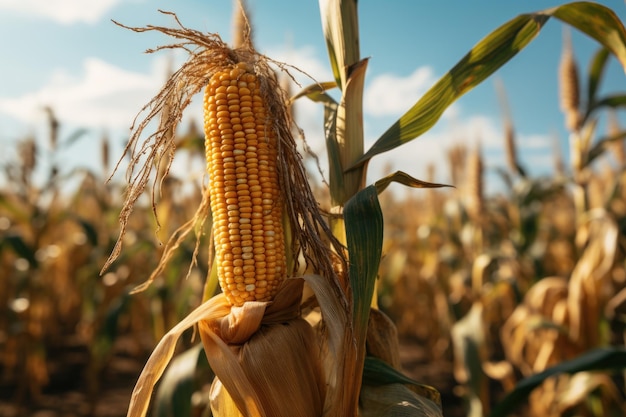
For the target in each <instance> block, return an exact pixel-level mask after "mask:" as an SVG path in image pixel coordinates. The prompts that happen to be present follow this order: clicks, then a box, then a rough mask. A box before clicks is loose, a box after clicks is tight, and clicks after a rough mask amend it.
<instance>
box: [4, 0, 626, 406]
mask: <svg viewBox="0 0 626 417" xmlns="http://www.w3.org/2000/svg"><path fill="white" fill-rule="evenodd" d="M234 6H235V7H234V17H235V19H234V21H235V25H234V29H233V40H232V42H230V43H227V42H225V41H224V40H222V38H221V37H220V36H219V35H217V34H213V33H204V32H200V31H197V30H194V29H190V28H187V27H185V25H184V22H181V21H179V20H178V18H177V17H176V15H175V14H174V13H171V12H162V13H165V14H166V15H168V17H170V18H171V22H172V26H171V27H161V26H151V25H146V26H145V27H129V26H126V25H125V24H124V22H115V23H116V24H117V25H119V26H121V27H123V28H126V29H127V33H128V36H141V33H143V32H149V31H153V32H159V33H162V34H165V35H168V36H169V37H170V38H171V39H173V41H172V42H173V43H172V44H166V45H160V46H156V47H155V46H154V45H150V47H151V48H152V49H150V52H153V53H160V52H162V51H163V50H170V49H179V50H183V51H184V52H186V53H188V55H189V56H188V59H187V61H185V62H184V63H183V64H182V65H181V66H180V68H178V69H176V70H174V71H172V73H171V74H168V79H167V81H166V82H165V84H164V86H163V88H162V89H161V90H160V91H155V92H154V94H155V95H154V98H153V99H152V100H151V101H150V102H149V103H147V105H146V107H145V108H144V109H137V110H138V111H139V113H138V115H137V117H136V119H135V122H134V125H133V128H132V130H131V134H130V137H129V138H128V139H127V142H126V148H125V150H124V153H123V155H111V151H110V148H111V138H109V137H106V136H103V137H102V140H101V142H100V149H99V150H96V149H97V147H95V146H94V147H93V149H94V153H95V154H96V157H99V158H100V160H101V166H99V167H93V168H91V169H81V170H69V171H68V170H67V169H66V167H59V166H56V165H55V164H54V162H53V163H51V164H42V159H43V158H50V161H54V154H55V152H60V151H62V150H64V149H68V148H71V147H72V146H73V144H75V142H76V141H79V140H83V139H82V135H83V134H84V132H81V131H78V132H75V134H73V135H71V136H69V137H59V134H58V131H59V125H60V124H62V123H63V120H58V119H57V118H56V116H55V112H54V109H53V108H49V109H47V115H48V125H47V126H46V127H47V131H48V133H49V138H47V140H48V142H49V149H51V154H46V153H44V152H43V151H42V150H41V149H39V148H38V145H37V144H38V143H41V141H40V140H38V139H37V138H33V137H25V138H23V139H22V140H21V141H20V142H19V143H18V144H17V146H16V149H15V155H16V158H14V159H11V160H10V161H7V162H6V163H5V164H4V166H3V167H2V168H3V171H2V176H1V177H0V278H1V285H0V306H1V307H0V308H2V313H1V314H0V370H1V371H2V372H1V376H0V415H3V416H22V415H33V416H34V415H37V416H111V417H113V416H122V415H127V416H141V417H143V416H145V415H152V416H211V415H213V416H268V417H269V416H320V417H321V416H363V417H365V416H392V415H394V416H395V415H401V416H420V417H424V416H428V417H437V416H453V417H454V416H468V417H483V416H484V417H487V416H489V417H499V416H519V417H522V416H536V415H545V416H550V417H552V416H554V417H566V416H598V417H599V416H623V415H626V394H625V392H626V379H625V378H626V349H625V343H626V340H625V337H626V239H625V236H626V174H625V172H626V171H625V167H626V150H625V145H624V138H626V128H622V127H621V126H620V123H619V117H618V111H619V110H620V107H621V106H623V105H625V104H626V96H625V95H623V94H622V93H619V92H614V93H609V94H608V95H606V96H602V95H600V94H599V91H600V90H599V85H600V84H601V82H602V75H603V70H604V68H605V66H606V65H607V61H608V60H609V59H617V60H618V61H619V63H620V65H621V66H622V67H623V68H624V69H626V29H625V28H624V25H623V23H622V22H621V21H620V20H619V19H618V18H617V17H616V15H615V14H614V13H613V12H612V11H611V10H610V9H608V8H606V7H604V6H601V5H598V4H595V3H588V2H576V3H568V4H564V5H562V6H558V7H555V8H552V9H549V10H544V11H538V12H534V13H529V14H525V15H520V16H518V17H514V18H513V19H512V20H510V21H509V22H506V23H503V25H502V26H501V27H500V28H497V29H495V30H494V31H493V32H492V33H491V34H489V35H488V36H487V37H485V38H484V39H482V40H480V41H479V42H478V43H477V44H476V46H475V47H474V48H473V49H472V50H471V51H470V52H469V53H468V54H467V55H466V56H465V57H460V60H459V62H458V64H456V65H455V66H454V67H453V68H452V69H451V70H450V71H449V72H448V73H446V74H445V75H444V76H443V77H442V78H441V79H440V80H439V81H437V82H436V83H435V84H434V85H433V87H432V88H431V89H430V90H428V91H427V92H426V93H425V94H424V96H423V97H422V98H421V99H420V100H419V101H417V102H416V103H415V105H414V106H413V107H411V108H410V109H407V112H406V113H405V114H404V115H402V116H401V117H400V119H399V120H398V121H397V122H396V123H395V124H393V125H392V126H390V127H389V129H388V130H387V131H386V132H384V133H383V134H382V135H381V136H380V138H379V139H378V140H376V141H375V143H374V144H373V145H372V146H371V147H370V148H369V149H365V147H364V140H363V138H364V122H363V120H362V118H363V113H362V109H361V108H362V97H363V88H364V78H365V73H366V70H367V64H368V59H364V58H362V57H361V56H360V50H359V27H358V18H357V16H358V13H357V2H356V1H354V0H349V1H338V0H337V1H335V0H321V1H320V11H321V16H322V22H321V24H322V25H321V26H322V31H321V35H322V36H324V38H325V40H326V43H327V45H328V55H329V64H330V67H331V70H332V74H333V79H332V80H315V81H312V83H311V85H309V86H301V85H298V84H297V83H295V82H294V76H293V74H294V73H295V72H297V71H299V70H298V69H297V68H293V67H292V66H290V65H289V63H282V62H276V61H274V60H272V57H268V56H265V55H262V54H260V53H259V52H258V51H257V50H256V49H255V48H256V45H255V44H254V32H255V31H262V30H263V28H262V27H258V28H257V27H254V25H253V23H254V22H253V17H252V21H251V20H249V19H248V17H247V15H246V9H245V3H244V2H242V1H235V2H234ZM552 20H557V21H560V22H562V23H564V24H566V25H567V26H571V27H573V28H575V29H577V30H580V31H581V32H583V33H585V34H586V35H588V36H590V37H591V38H593V39H595V40H596V41H597V42H598V51H597V53H596V54H595V55H594V56H593V57H592V61H591V62H590V63H589V65H588V66H585V68H588V70H587V72H583V71H581V70H580V69H579V63H578V62H576V59H575V52H576V51H575V45H572V42H571V41H570V39H569V38H568V37H565V38H564V42H563V54H562V59H561V64H560V67H559V68H558V69H557V68H555V72H557V71H558V80H555V82H558V83H559V86H560V93H561V96H560V103H561V111H562V114H563V119H562V120H560V121H557V122H558V123H562V124H563V125H564V126H566V128H567V130H568V131H569V135H570V136H569V138H568V142H569V145H570V152H571V153H570V155H569V158H568V160H569V162H568V163H567V165H566V164H565V163H564V162H563V160H564V159H563V156H562V155H560V154H559V152H558V151H556V150H555V152H554V155H553V157H554V169H553V172H554V173H553V175H552V176H550V177H544V176H542V177H534V176H532V175H530V174H528V172H529V170H528V169H527V168H526V167H527V165H528V164H529V163H530V161H525V160H524V159H523V158H521V157H520V156H519V153H518V152H517V148H518V147H519V143H518V140H519V139H518V136H517V132H516V130H515V120H514V115H512V114H506V115H505V116H504V119H503V126H504V129H503V132H502V143H503V145H504V148H505V149H506V159H505V160H503V161H502V164H501V166H500V167H498V175H499V176H500V178H501V179H502V181H503V183H505V184H506V187H505V190H504V191H503V192H498V193H488V192H487V191H486V190H485V186H484V183H485V177H486V175H487V173H486V168H485V164H484V161H483V158H484V156H483V154H482V150H481V148H480V147H472V146H468V145H467V144H466V141H465V139H467V138H460V139H459V140H458V143H457V144H456V145H455V146H454V147H452V148H450V149H446V152H447V156H448V164H447V166H437V167H435V166H434V165H433V166H430V167H429V170H428V174H427V177H428V178H425V179H417V178H414V177H413V176H412V175H413V174H410V173H406V172H404V171H395V172H393V173H389V174H388V175H387V176H385V177H383V178H381V179H378V180H377V181H375V182H374V183H372V184H368V183H366V178H367V169H368V164H369V161H370V160H371V159H372V158H375V157H376V156H377V155H379V154H381V153H384V152H386V151H389V150H391V149H394V148H397V147H399V146H401V145H403V144H405V143H407V142H409V141H412V140H414V139H416V140H419V136H420V135H422V134H423V133H425V132H427V131H428V130H429V129H430V128H431V127H432V126H433V125H434V124H435V123H436V122H437V121H438V119H439V117H440V116H441V115H442V114H443V112H444V110H445V109H446V108H447V107H448V106H450V105H451V104H452V103H453V102H455V101H456V100H457V99H462V98H461V96H462V95H463V94H465V93H466V92H468V91H470V90H471V89H472V88H473V87H475V86H477V85H478V84H480V83H481V82H483V81H484V80H485V79H487V78H489V77H490V76H491V75H492V74H493V73H494V72H496V71H497V70H498V69H499V68H500V67H501V66H502V65H504V64H505V63H508V62H509V61H511V62H510V63H509V64H508V65H515V60H516V59H517V57H516V55H517V53H518V52H519V51H521V50H522V49H523V48H524V47H525V46H526V45H527V44H529V43H530V42H531V41H533V40H534V38H535V36H536V35H537V34H538V33H539V32H540V30H541V29H542V28H543V26H544V25H548V24H554V22H552ZM253 29H254V30H253ZM537 42H540V40H537ZM513 58H516V59H513ZM519 59H523V58H519ZM505 88H506V86H504V85H502V84H499V85H498V86H497V89H498V93H499V96H500V97H501V99H502V102H503V107H505V106H506V94H505ZM192 100H198V101H201V102H203V103H204V108H203V111H204V114H203V115H197V119H195V121H192V122H191V123H189V124H186V125H182V122H181V120H182V116H183V114H184V111H185V109H186V108H187V106H188V105H189V103H190V102H191V101H192ZM298 100H312V101H313V102H315V103H317V104H318V105H319V106H321V107H322V108H323V110H324V120H323V123H322V126H320V128H321V129H323V131H324V135H325V139H326V151H327V155H320V156H317V155H312V154H311V153H309V147H308V144H307V143H306V133H307V132H302V131H301V130H300V129H299V128H298V124H299V118H301V117H304V116H303V115H300V114H298V113H297V112H295V111H293V104H294V103H296V102H297V101H298ZM133 116H135V115H129V120H132V119H133ZM601 116H602V117H605V116H606V117H607V119H608V120H609V123H607V124H606V127H605V126H604V125H603V124H600V123H599V118H600V117H601ZM200 120H202V122H199V121H200ZM200 126H201V127H200ZM320 157H327V158H328V166H329V168H328V172H327V173H325V176H326V177H327V182H324V183H321V182H316V181H314V180H312V179H311V178H315V177H316V174H317V173H312V172H310V170H312V169H315V165H316V164H317V163H319V159H318V158H320ZM118 158H119V162H118ZM174 159H177V160H179V159H182V160H187V161H188V163H189V164H192V163H200V164H204V165H205V166H206V173H207V175H206V177H205V178H203V179H198V178H191V177H186V176H185V175H184V174H181V173H179V172H177V171H175V170H171V171H170V167H171V164H172V161H173V160H174ZM42 166H45V167H46V169H49V172H45V173H44V176H45V178H46V180H45V181H44V182H43V183H41V182H40V181H36V179H35V178H36V177H37V176H38V175H41V171H42V169H43V168H42ZM395 168H396V167H394V169H395ZM398 168H399V169H401V170H402V169H405V168H406V167H398ZM115 170H120V171H124V170H126V176H125V177H122V178H120V176H115V175H113V176H112V172H113V171H115ZM435 177H438V178H439V177H447V178H449V182H448V183H447V184H438V183H435V182H434V180H433V179H434V178H435ZM391 183H399V184H401V185H404V186H407V187H408V188H415V189H412V190H410V192H408V193H405V194H403V195H402V197H400V196H399V195H398V194H397V193H392V192H390V191H389V190H387V188H388V186H389V185H390V184H391Z"/></svg>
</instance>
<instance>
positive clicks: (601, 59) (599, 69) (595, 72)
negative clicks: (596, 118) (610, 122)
mask: <svg viewBox="0 0 626 417" xmlns="http://www.w3.org/2000/svg"><path fill="white" fill-rule="evenodd" d="M608 58H609V50H608V49H606V48H600V50H598V52H596V53H595V55H594V56H593V58H592V59H591V64H590V65H589V82H588V90H587V103H588V106H589V111H588V113H591V108H592V107H593V105H594V103H595V102H596V93H597V91H598V86H599V85H600V81H601V80H602V75H603V74H604V69H605V68H606V63H607V61H608Z"/></svg>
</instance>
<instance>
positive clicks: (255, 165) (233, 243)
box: [204, 63, 286, 306]
mask: <svg viewBox="0 0 626 417" xmlns="http://www.w3.org/2000/svg"><path fill="white" fill-rule="evenodd" d="M259 84H260V83H259V79H258V78H257V76H256V75H255V74H254V73H253V72H252V71H251V70H249V68H248V66H247V65H246V64H244V63H240V64H237V65H235V66H233V67H232V68H226V69H224V70H222V71H219V72H217V73H215V74H214V75H213V76H212V77H211V79H210V81H209V84H208V86H207V87H206V92H205V96H204V115H205V116H204V117H205V119H204V130H205V134H206V140H205V143H206V160H207V169H208V173H209V182H210V184H209V193H210V198H211V212H212V214H213V238H214V243H215V262H217V271H218V278H219V283H220V286H221V288H222V291H223V292H224V294H225V296H226V298H227V299H228V300H229V302H230V303H231V304H232V305H237V306H241V305H242V304H243V303H244V302H246V301H268V300H271V299H272V297H273V296H274V294H275V293H276V290H277V288H278V285H279V284H280V282H281V281H282V278H283V277H284V275H285V272H286V259H285V243H284V235H283V226H282V211H283V202H282V196H281V193H280V188H279V182H278V171H277V158H278V143H277V137H276V133H275V129H274V128H273V125H272V121H271V120H270V119H271V117H270V114H269V113H268V111H267V108H266V104H265V102H264V100H263V96H262V94H261V90H260V85H259Z"/></svg>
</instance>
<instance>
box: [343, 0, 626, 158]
mask: <svg viewBox="0 0 626 417" xmlns="http://www.w3.org/2000/svg"><path fill="white" fill-rule="evenodd" d="M552 16H554V17H556V18H557V19H560V20H562V21H563V22H565V23H568V24H570V25H572V26H573V27H575V28H577V29H579V30H581V31H582V32H584V33H586V34H587V35H589V36H591V37H592V38H594V39H596V40H597V41H598V42H600V43H601V44H602V45H604V46H605V47H606V48H608V49H609V50H610V51H611V52H612V53H613V54H614V55H615V56H616V57H617V58H618V60H619V61H620V63H621V64H622V66H623V67H624V68H626V29H624V26H623V24H622V23H621V22H620V20H619V19H618V18H617V16H616V15H615V13H613V12H612V11H611V10H610V9H608V8H607V7H605V6H602V5H600V4H595V3H589V2H576V3H571V4H566V5H563V6H559V7H555V8H552V9H548V10H545V11H542V12H537V13H529V14H523V15H520V16H518V17H516V18H514V19H512V20H510V21H509V22H507V23H505V24H504V25H502V26H500V27H499V28H497V29H496V30H495V31H493V32H492V33H490V34H489V35H487V36H486V37H485V38H484V39H482V40H481V41H480V42H478V43H477V44H476V45H475V46H474V47H473V48H472V50H470V52H469V53H468V54H467V55H465V57H463V58H462V59H461V60H460V61H459V62H458V63H457V64H456V65H455V66H454V67H453V68H452V69H451V70H450V71H449V72H448V73H446V74H445V75H444V76H443V77H442V78H441V79H440V80H439V81H437V82H436V83H435V85H434V86H433V87H431V88H430V90H428V91H427V92H426V94H424V96H422V98H420V100H418V102H417V103H415V105H414V106H413V107H411V108H410V109H409V111H407V112H406V113H405V114H404V115H402V116H401V117H400V119H398V120H397V121H396V122H395V123H394V124H393V125H391V127H389V129H388V130H387V131H386V132H385V133H383V134H382V136H381V137H380V138H378V140H376V142H375V143H374V144H373V145H372V147H371V148H370V149H369V150H368V151H367V152H366V153H365V154H364V155H363V157H362V158H360V159H359V160H358V161H356V163H355V164H353V165H352V166H351V167H349V169H352V168H355V167H357V166H359V165H361V164H364V163H366V162H367V161H368V160H369V159H371V158H372V157H373V156H375V155H378V154H380V153H383V152H386V151H389V150H391V149H394V148H396V147H398V146H400V145H403V144H405V143H407V142H409V141H411V140H413V139H415V138H417V137H418V136H420V135H422V134H423V133H424V132H426V131H428V130H429V129H430V128H431V127H432V126H433V125H434V124H435V123H436V122H437V120H439V118H440V117H441V115H442V114H443V112H444V111H445V110H446V108H448V106H450V105H451V104H452V103H454V102H455V101H456V100H457V99H458V98H459V97H461V96H462V95H463V94H465V93H466V92H468V91H469V90H471V89H472V88H474V87H476V86H477V85H478V84H480V83H481V82H483V81H484V80H485V79H486V78H488V77H489V76H490V75H491V74H493V73H494V72H495V71H496V70H498V69H499V68H500V67H502V66H503V65H504V64H505V63H507V62H508V61H509V60H511V59H512V58H513V57H514V56H515V55H517V53H518V52H519V51H521V50H522V49H523V48H524V47H526V45H528V44H529V43H530V42H531V41H532V40H533V39H534V38H535V37H536V36H537V35H538V34H539V32H540V31H541V29H542V27H543V26H544V24H545V23H546V22H547V21H548V20H549V19H550V17H552Z"/></svg>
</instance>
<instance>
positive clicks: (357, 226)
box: [344, 185, 383, 342]
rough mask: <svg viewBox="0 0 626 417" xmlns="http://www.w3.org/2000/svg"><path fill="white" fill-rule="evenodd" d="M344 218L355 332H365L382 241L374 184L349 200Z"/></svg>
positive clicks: (381, 218) (379, 214)
mask: <svg viewBox="0 0 626 417" xmlns="http://www.w3.org/2000/svg"><path fill="white" fill-rule="evenodd" d="M344 218H345V223H346V239H347V244H348V253H349V258H350V286H351V287H352V296H353V301H354V308H353V312H354V322H355V323H354V324H355V333H357V334H358V333H362V334H363V335H365V333H366V331H367V322H368V319H369V309H370V304H371V300H372V296H373V294H374V283H375V281H376V276H377V274H378V266H379V264H380V257H381V254H382V242H383V214H382V210H381V208H380V204H379V201H378V191H377V190H376V187H375V186H372V185H370V186H369V187H366V188H364V189H363V190H361V191H359V192H358V193H357V194H355V195H354V196H353V197H352V198H351V199H350V200H348V202H347V203H346V205H345V208H344ZM364 341H365V339H363V342H364Z"/></svg>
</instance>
